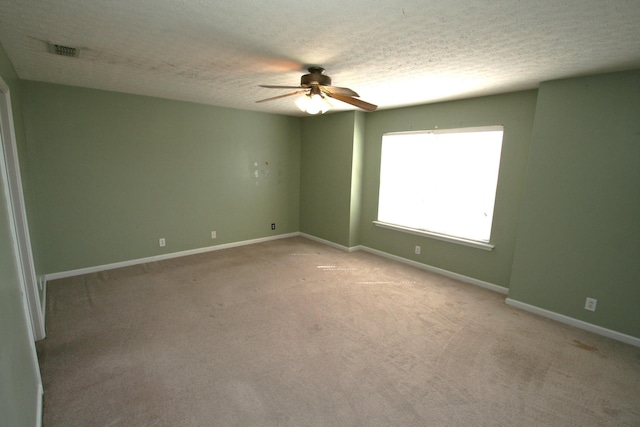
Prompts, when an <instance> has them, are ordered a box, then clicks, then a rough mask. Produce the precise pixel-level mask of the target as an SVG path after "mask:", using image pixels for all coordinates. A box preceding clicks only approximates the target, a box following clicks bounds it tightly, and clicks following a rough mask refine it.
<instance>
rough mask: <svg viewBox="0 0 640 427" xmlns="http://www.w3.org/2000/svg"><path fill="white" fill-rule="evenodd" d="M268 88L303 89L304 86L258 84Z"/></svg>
mask: <svg viewBox="0 0 640 427" xmlns="http://www.w3.org/2000/svg"><path fill="white" fill-rule="evenodd" d="M258 86H260V87H266V88H267V89H302V86H277V85H258Z"/></svg>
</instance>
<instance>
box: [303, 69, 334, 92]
mask: <svg viewBox="0 0 640 427" xmlns="http://www.w3.org/2000/svg"><path fill="white" fill-rule="evenodd" d="M323 71H324V68H321V67H310V68H309V74H305V75H303V76H302V77H301V78H300V86H302V87H311V86H314V85H321V86H331V77H329V76H327V75H324V74H322V73H323Z"/></svg>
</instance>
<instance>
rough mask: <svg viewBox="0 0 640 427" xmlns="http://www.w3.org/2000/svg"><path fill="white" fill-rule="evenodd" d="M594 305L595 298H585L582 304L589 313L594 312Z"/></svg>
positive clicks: (596, 302) (595, 302)
mask: <svg viewBox="0 0 640 427" xmlns="http://www.w3.org/2000/svg"><path fill="white" fill-rule="evenodd" d="M596 304H598V300H597V299H595V298H587V300H586V301H585V303H584V309H585V310H589V311H596Z"/></svg>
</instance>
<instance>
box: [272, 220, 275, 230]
mask: <svg viewBox="0 0 640 427" xmlns="http://www.w3.org/2000/svg"><path fill="white" fill-rule="evenodd" d="M271 229H272V230H275V229H276V223H275V222H273V223H271Z"/></svg>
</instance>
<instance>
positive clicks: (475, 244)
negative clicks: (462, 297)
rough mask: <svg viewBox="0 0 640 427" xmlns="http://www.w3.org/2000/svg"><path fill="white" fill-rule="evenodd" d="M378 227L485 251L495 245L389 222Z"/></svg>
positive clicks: (379, 223)
mask: <svg viewBox="0 0 640 427" xmlns="http://www.w3.org/2000/svg"><path fill="white" fill-rule="evenodd" d="M373 224H374V225H375V226H376V227H382V228H387V229H389V230H396V231H402V232H404V233H409V234H415V235H417V236H423V237H428V238H430V239H436V240H442V241H445V242H450V243H457V244H459V245H464V246H470V247H472V248H477V249H482V250H485V251H492V250H493V248H495V245H492V244H490V243H486V242H479V241H477V240H468V239H463V238H461V237H453V236H447V235H445V234H438V233H433V232H431V231H426V230H418V229H416V228H409V227H403V226H401V225H396V224H389V223H387V222H380V221H373Z"/></svg>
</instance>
